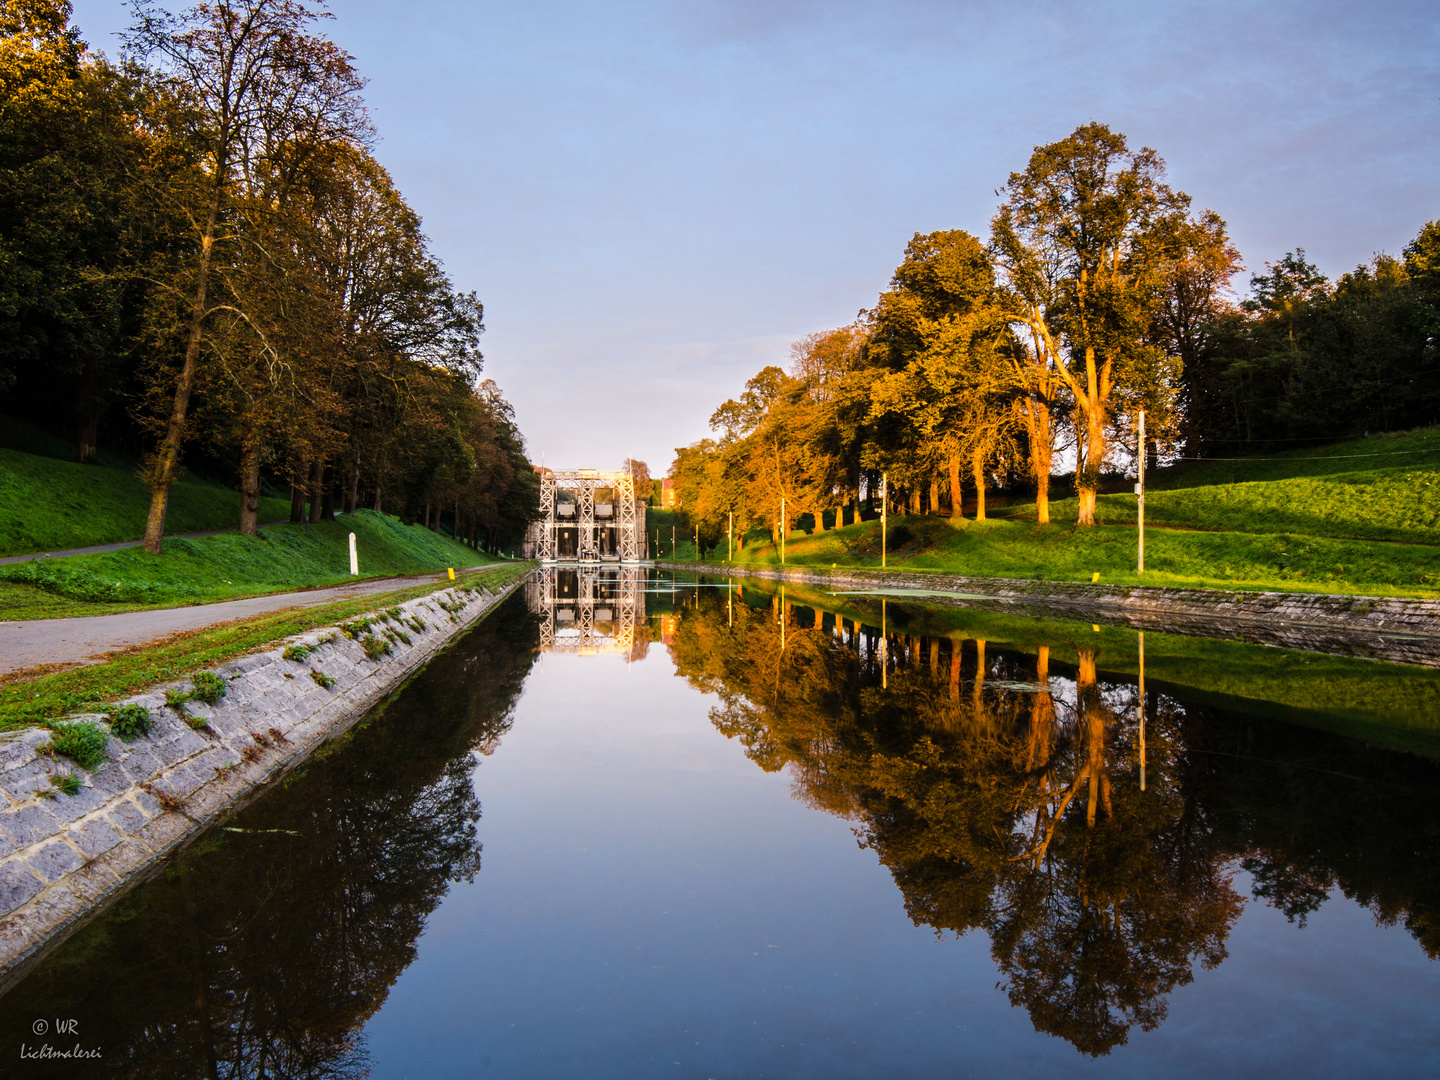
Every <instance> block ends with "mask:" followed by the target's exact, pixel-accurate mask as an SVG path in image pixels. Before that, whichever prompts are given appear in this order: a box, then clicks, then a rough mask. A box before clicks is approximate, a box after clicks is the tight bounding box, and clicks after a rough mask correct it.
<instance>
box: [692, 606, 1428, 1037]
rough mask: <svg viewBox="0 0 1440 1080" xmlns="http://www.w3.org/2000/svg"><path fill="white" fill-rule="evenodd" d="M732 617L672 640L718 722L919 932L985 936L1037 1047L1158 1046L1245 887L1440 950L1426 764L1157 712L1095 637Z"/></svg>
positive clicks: (767, 613) (826, 614)
mask: <svg viewBox="0 0 1440 1080" xmlns="http://www.w3.org/2000/svg"><path fill="white" fill-rule="evenodd" d="M742 598H743V601H744V602H742V603H732V602H730V601H729V598H727V597H724V596H721V595H719V594H716V593H713V592H706V591H702V590H697V591H696V592H694V594H693V595H692V596H690V597H689V598H688V599H687V602H686V604H685V606H684V609H683V612H682V615H681V617H680V619H679V623H678V626H677V627H676V629H675V631H674V633H673V635H671V638H672V643H671V650H672V654H673V656H674V659H675V662H676V664H677V667H678V669H679V670H680V672H681V673H682V674H684V675H685V676H686V677H688V678H689V679H690V680H691V681H692V683H694V684H695V685H696V686H698V687H700V688H702V689H704V690H706V691H707V692H709V693H712V694H714V695H715V698H716V700H717V704H716V705H715V707H714V708H713V709H712V711H711V720H712V721H713V723H714V724H715V725H716V727H717V728H719V730H720V731H722V732H723V733H724V734H725V735H727V736H729V737H731V738H733V739H736V740H738V741H739V742H740V743H741V744H742V745H743V746H744V748H745V752H746V754H747V755H749V756H750V757H751V758H752V759H753V760H754V761H755V762H756V763H757V764H758V765H760V767H761V768H764V769H766V770H771V771H774V770H779V769H782V768H783V769H786V770H788V772H789V774H790V775H791V776H792V777H793V778H794V792H795V795H796V797H797V798H799V799H800V800H802V801H803V802H805V803H806V804H808V805H810V806H813V807H816V808H820V809H824V810H826V811H829V812H831V813H835V814H839V815H843V816H845V817H847V818H850V819H851V820H853V821H854V822H855V824H856V832H857V835H858V836H859V837H860V839H861V841H862V843H863V845H864V846H866V847H868V848H870V849H872V850H873V851H874V852H875V853H876V854H877V855H878V856H879V858H880V860H881V862H882V863H883V864H884V865H885V866H886V867H887V868H888V869H889V870H890V872H891V874H892V875H893V876H894V880H895V882H896V884H897V885H898V886H899V887H900V890H901V892H902V894H903V895H904V898H905V905H906V909H907V912H908V913H909V915H910V917H911V918H912V919H913V920H914V921H915V922H916V923H917V924H922V925H927V926H931V927H934V928H935V929H936V930H937V931H941V932H944V931H950V932H953V933H955V934H964V933H967V932H968V931H970V930H975V929H978V930H983V931H984V932H985V933H986V934H988V935H989V938H990V942H991V951H992V955H993V957H994V960H995V962H996V964H997V965H998V967H999V970H1000V972H1001V976H1002V986H1003V989H1004V991H1005V992H1006V994H1007V995H1008V996H1009V999H1010V1001H1011V1002H1012V1003H1013V1004H1015V1005H1021V1006H1024V1007H1025V1008H1026V1010H1027V1011H1028V1012H1029V1015H1030V1017H1031V1020H1032V1021H1033V1023H1034V1025H1035V1027H1036V1029H1037V1030H1040V1031H1043V1032H1047V1033H1050V1034H1054V1035H1058V1036H1061V1037H1063V1038H1065V1039H1067V1040H1069V1041H1070V1042H1071V1043H1072V1044H1073V1045H1074V1046H1076V1047H1077V1048H1078V1049H1080V1050H1082V1051H1084V1052H1085V1053H1087V1054H1092V1055H1101V1054H1105V1053H1108V1052H1109V1051H1110V1050H1111V1049H1113V1048H1114V1047H1116V1046H1118V1045H1120V1044H1123V1043H1124V1042H1126V1040H1127V1038H1128V1034H1129V1032H1130V1030H1131V1029H1132V1028H1134V1027H1139V1028H1141V1029H1143V1030H1150V1029H1153V1028H1155V1027H1156V1026H1157V1025H1159V1024H1160V1023H1161V1022H1162V1021H1163V1020H1164V1019H1165V1015H1166V1008H1167V996H1168V995H1169V994H1170V993H1171V991H1173V990H1174V989H1175V988H1176V987H1179V986H1183V985H1185V984H1186V983H1189V982H1190V981H1191V980H1192V979H1193V978H1194V976H1195V971H1196V969H1197V968H1211V967H1214V966H1216V965H1218V964H1220V963H1221V962H1222V961H1223V960H1224V959H1225V957H1226V940H1227V937H1228V935H1229V933H1230V930H1231V928H1232V926H1233V925H1234V923H1235V921H1236V919H1237V918H1238V917H1239V915H1240V913H1241V911H1242V909H1243V907H1244V903H1245V901H1244V899H1243V898H1242V896H1241V895H1240V894H1239V892H1238V891H1237V889H1236V881H1235V878H1236V872H1237V869H1239V868H1242V867H1243V868H1244V869H1245V870H1247V871H1249V873H1250V875H1251V877H1252V879H1253V882H1254V894H1255V896H1256V897H1257V898H1259V899H1262V900H1265V901H1268V902H1270V903H1272V904H1274V905H1275V906H1277V907H1278V908H1280V909H1281V910H1283V911H1284V912H1285V913H1286V915H1287V916H1288V917H1289V918H1291V919H1292V920H1293V921H1298V922H1300V923H1301V924H1303V922H1304V919H1305V917H1306V915H1307V914H1309V913H1311V912H1313V911H1314V910H1316V908H1317V907H1318V906H1319V905H1321V904H1322V903H1324V902H1325V900H1326V898H1327V897H1328V896H1329V895H1330V892H1331V890H1332V889H1334V888H1336V887H1338V888H1339V889H1341V890H1342V891H1343V892H1344V893H1345V894H1346V895H1348V896H1350V897H1352V898H1354V899H1356V900H1358V901H1359V902H1361V903H1363V904H1367V905H1368V906H1369V907H1370V909H1371V910H1372V912H1373V913H1374V915H1375V917H1376V919H1377V920H1378V921H1380V922H1382V923H1387V924H1388V923H1395V922H1403V923H1404V925H1405V926H1406V927H1407V928H1408V929H1409V930H1410V932H1411V933H1412V934H1413V935H1414V936H1415V938H1416V939H1417V940H1418V941H1419V942H1420V944H1421V945H1422V946H1423V947H1424V949H1425V950H1426V952H1427V953H1428V954H1429V955H1430V956H1431V957H1432V958H1433V957H1435V956H1437V953H1440V933H1437V922H1436V917H1437V911H1440V861H1437V858H1436V856H1437V842H1436V841H1437V837H1436V835H1435V832H1434V830H1433V828H1432V827H1431V825H1430V824H1429V820H1430V815H1429V810H1428V807H1429V795H1428V791H1429V790H1430V789H1431V787H1432V785H1433V784H1434V782H1435V779H1436V778H1437V770H1436V768H1435V766H1434V765H1433V763H1431V762H1428V761H1424V760H1421V759H1418V758H1414V757H1411V756H1408V755H1404V754H1399V753H1394V752H1390V751H1384V750H1379V749H1374V748H1370V747H1366V746H1362V745H1359V744H1357V743H1355V742H1353V741H1350V740H1347V739H1341V738H1338V737H1336V736H1333V735H1330V734H1327V733H1325V732H1321V731H1316V730H1307V729H1303V728H1295V727H1291V726H1289V725H1286V724H1282V723H1275V722H1269V721H1265V720H1263V719H1258V718H1248V717H1242V716H1236V715H1234V714H1229V713H1226V712H1223V711H1221V710H1217V709H1215V708H1211V707H1207V706H1204V705H1199V704H1195V703H1194V702H1186V701H1183V700H1181V699H1180V698H1177V697H1174V696H1171V695H1170V694H1168V693H1165V692H1161V691H1157V690H1156V689H1155V687H1154V681H1153V680H1152V682H1151V687H1150V688H1149V690H1148V692H1147V694H1146V696H1145V698H1143V699H1142V698H1141V695H1140V689H1139V685H1138V682H1139V680H1136V679H1133V678H1131V677H1129V676H1116V675H1114V674H1107V673H1106V670H1105V669H1106V660H1107V658H1106V656H1105V655H1104V649H1102V648H1101V647H1098V646H1097V645H1096V644H1095V642H1094V641H1093V640H1090V639H1088V634H1087V632H1091V628H1090V627H1082V626H1075V627H1071V628H1070V630H1069V634H1068V638H1069V640H1066V637H1067V635H1063V634H1062V635H1058V636H1057V637H1056V639H1055V640H1052V641H1051V643H1050V644H1047V645H1037V646H1035V648H1034V649H1033V650H1020V649H1016V648H1013V647H998V648H997V647H996V646H995V644H994V643H991V642H987V641H986V640H985V639H982V638H975V637H971V636H969V635H967V634H966V633H964V632H960V631H956V632H952V633H950V634H938V633H928V634H911V633H906V632H904V629H905V627H907V626H908V624H909V622H910V621H911V620H912V618H913V616H912V614H911V613H909V612H906V611H903V610H898V611H897V609H896V608H895V606H894V605H886V607H884V608H882V603H883V602H876V603H875V605H874V608H875V610H874V612H873V613H871V615H872V617H874V622H875V623H876V624H881V625H872V624H870V623H869V622H868V620H867V619H865V618H858V619H857V618H856V617H855V612H854V609H851V613H850V617H848V618H847V617H846V614H845V613H844V612H843V611H839V612H837V611H830V610H826V609H825V608H824V607H822V606H820V604H819V603H818V602H815V601H814V600H813V598H812V601H811V603H810V604H807V605H796V604H794V603H793V602H792V601H791V600H789V599H787V597H786V595H785V593H784V590H783V589H782V590H779V591H777V592H773V593H772V592H769V591H767V590H765V589H763V588H756V587H754V586H753V585H752V584H751V583H749V582H747V583H746V585H745V588H744V590H743V593H742ZM837 606H838V605H837ZM886 608H888V610H886ZM897 623H899V624H900V627H901V629H900V630H899V631H898V632H897V630H896V625H897ZM882 626H883V630H882ZM1112 640H1113V639H1112ZM1130 641H1131V642H1132V645H1131V649H1132V650H1133V649H1134V645H1135V644H1138V642H1136V641H1135V638H1134V635H1130ZM1136 659H1137V657H1136V656H1135V654H1134V652H1133V651H1132V652H1131V653H1130V655H1128V656H1127V657H1125V666H1126V667H1128V666H1129V665H1130V664H1131V663H1133V662H1134V661H1135V660H1136ZM1142 716H1143V717H1144V718H1145V725H1144V729H1143V747H1142V728H1141V724H1140V720H1141V717H1142ZM1142 775H1143V777H1144V779H1143V781H1142Z"/></svg>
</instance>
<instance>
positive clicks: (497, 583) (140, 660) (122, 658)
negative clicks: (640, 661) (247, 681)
mask: <svg viewBox="0 0 1440 1080" xmlns="http://www.w3.org/2000/svg"><path fill="white" fill-rule="evenodd" d="M530 568H531V564H529V563H506V564H504V565H502V566H493V567H486V568H483V569H481V570H478V571H475V572H473V573H468V574H465V575H463V576H462V577H461V578H460V579H459V581H458V584H459V585H460V586H461V587H474V586H481V585H483V586H484V587H485V588H487V589H489V590H490V591H492V592H494V591H496V590H498V589H502V588H504V587H506V586H508V585H509V584H510V583H511V582H513V581H514V580H515V579H516V578H518V577H522V576H523V575H525V574H526V573H528V572H529V571H530ZM451 585H452V582H450V581H449V580H448V579H444V578H442V579H439V580H434V579H432V580H430V581H425V582H421V583H418V584H416V585H414V586H411V587H409V588H404V589H400V590H397V591H395V592H389V593H380V594H373V595H370V596H361V597H356V598H355V599H353V600H338V601H336V602H334V603H332V604H323V605H320V606H317V607H311V608H291V609H289V610H287V611H277V612H272V613H270V614H268V615H261V616H257V617H252V618H246V619H240V620H236V621H234V622H229V623H223V624H221V625H219V626H212V627H208V628H207V629H204V630H194V631H187V632H184V633H180V634H175V635H173V636H172V637H169V638H167V639H165V640H163V641H158V642H152V643H149V644H146V645H137V646H135V647H134V648H131V649H125V650H122V651H120V652H117V653H114V654H112V655H111V656H110V658H109V659H108V660H107V661H106V662H105V663H103V664H92V665H88V666H85V667H75V668H69V669H67V670H65V671H59V672H54V673H51V674H47V675H41V676H39V677H38V678H26V679H23V680H15V681H12V682H9V683H6V684H4V685H0V731H14V730H19V729H23V728H27V727H34V726H37V725H42V726H43V725H47V724H50V723H52V722H54V721H56V720H59V719H61V718H62V717H65V716H69V715H73V714H75V713H80V712H105V711H107V709H109V707H110V704H111V703H112V702H115V701H118V700H120V699H123V698H126V697H130V696H133V695H135V694H138V693H141V692H142V691H145V690H148V689H150V688H151V687H153V686H157V685H159V684H160V683H165V682H171V681H173V680H176V679H181V678H185V677H188V676H190V675H192V674H193V673H195V672H197V671H201V670H204V669H205V668H208V667H211V666H213V665H215V664H217V663H219V662H221V661H222V660H229V659H231V658H233V657H236V656H243V655H245V654H247V653H251V652H256V651H258V650H261V649H265V648H267V647H269V646H270V645H271V644H272V643H274V642H276V641H279V640H281V639H282V638H287V637H290V636H291V635H293V634H300V633H304V632H305V631H306V630H313V629H315V628H316V627H320V626H330V625H333V624H335V623H337V622H340V621H342V620H345V619H349V618H353V617H354V616H356V615H361V614H364V613H365V612H369V611H377V610H380V609H383V608H387V607H390V606H392V605H394V604H398V603H400V602H402V601H404V600H410V599H412V598H414V597H417V596H424V595H426V594H427V593H431V592H435V591H436V590H439V589H445V588H449V587H451Z"/></svg>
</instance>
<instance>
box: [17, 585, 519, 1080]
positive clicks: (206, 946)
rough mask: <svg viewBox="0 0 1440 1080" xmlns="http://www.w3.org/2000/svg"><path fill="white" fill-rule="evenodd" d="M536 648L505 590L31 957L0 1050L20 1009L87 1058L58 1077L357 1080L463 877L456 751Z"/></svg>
mask: <svg viewBox="0 0 1440 1080" xmlns="http://www.w3.org/2000/svg"><path fill="white" fill-rule="evenodd" d="M535 641H536V633H535V624H534V620H533V619H531V618H529V617H528V616H527V615H526V614H525V612H524V608H523V604H522V603H521V602H520V601H518V600H517V599H515V598H512V599H511V600H510V601H508V602H507V607H506V608H505V609H504V610H503V611H502V612H497V614H496V615H495V616H492V617H491V618H489V619H487V620H486V621H485V622H484V623H482V624H481V625H480V626H479V627H478V628H476V629H475V630H473V631H471V632H470V633H469V634H468V635H467V636H466V637H464V638H463V639H462V640H461V641H460V642H459V643H458V644H457V645H456V647H455V648H454V649H452V650H451V651H450V652H448V653H447V654H445V655H444V656H442V657H439V658H437V659H436V660H435V661H433V662H432V663H431V665H430V666H429V667H428V668H427V669H426V671H425V672H424V673H423V674H422V675H421V676H419V677H418V678H417V679H416V680H415V681H414V682H413V683H412V684H410V686H409V687H408V688H407V690H406V692H405V694H404V695H402V696H400V697H399V698H397V699H395V701H394V702H393V703H392V704H391V705H390V706H389V707H388V708H386V709H383V710H382V711H381V713H380V715H379V716H378V718H376V717H372V719H371V721H370V722H367V723H366V725H365V726H364V727H362V728H359V729H357V730H356V731H354V732H353V733H352V735H351V736H350V739H349V742H348V745H346V746H345V748H344V751H343V752H339V753H335V752H330V753H327V752H326V751H324V750H322V751H321V752H320V754H319V755H317V757H316V758H313V759H312V760H311V761H310V762H309V763H308V764H307V765H306V766H305V767H304V770H303V779H302V780H299V781H298V782H291V783H288V784H287V785H286V786H285V787H284V788H283V790H279V791H275V792H271V793H270V794H268V795H266V796H265V797H263V798H261V799H260V800H258V801H257V802H256V803H255V804H254V805H253V806H252V807H251V808H249V809H248V810H246V811H245V812H243V813H241V814H240V815H239V816H238V817H237V818H236V819H235V820H234V821H232V822H231V823H230V824H229V828H228V829H225V830H219V831H212V833H210V834H208V835H207V837H206V838H205V839H204V840H202V841H201V842H200V843H199V844H197V845H196V846H195V847H194V848H192V849H190V850H189V851H187V852H186V853H185V854H183V855H182V856H181V857H180V858H179V859H177V860H176V861H175V862H174V863H173V864H172V865H171V866H170V867H169V869H168V870H167V871H166V872H165V873H164V874H163V875H162V876H160V877H159V878H157V879H156V880H154V881H152V882H151V883H149V884H148V885H145V886H143V887H142V888H140V889H139V890H137V891H136V892H134V893H132V894H131V895H130V896H129V897H128V898H127V899H126V900H124V901H122V904H121V906H120V907H119V908H118V909H117V910H116V911H115V912H114V913H113V914H112V915H110V916H109V917H107V918H105V919H104V920H103V921H100V922H97V923H95V924H93V925H91V926H90V927H88V928H86V929H85V930H83V931H82V932H81V933H80V934H79V935H77V936H76V938H75V939H73V940H72V941H70V942H69V943H67V944H66V945H65V946H64V947H63V948H62V949H61V950H60V951H59V952H57V953H56V954H55V955H53V956H51V957H50V958H48V959H47V960H45V961H44V962H43V963H42V964H41V966H40V967H38V968H37V969H36V970H35V971H34V972H33V973H32V974H31V975H30V976H29V977H28V978H27V979H26V980H25V981H24V982H23V983H21V984H20V985H19V986H18V987H16V989H15V990H14V991H12V992H11V993H10V994H8V995H7V996H6V997H5V999H4V1011H5V1014H6V1016H7V1020H6V1022H5V1025H4V1026H5V1028H6V1029H7V1034H8V1035H9V1036H11V1037H10V1038H9V1039H8V1040H7V1043H6V1045H8V1046H12V1047H18V1046H19V1044H20V1043H21V1041H22V1039H23V1041H25V1042H27V1043H29V1044H30V1045H31V1046H32V1047H33V1046H34V1044H35V1043H36V1042H37V1041H38V1040H36V1039H35V1038H34V1037H33V1036H31V1035H29V1032H28V1025H29V1023H30V1022H31V1019H32V1018H33V1017H37V1016H45V1017H55V1016H61V1017H63V1016H76V1017H84V1018H85V1020H84V1021H83V1022H82V1026H81V1031H80V1033H81V1035H82V1036H83V1039H82V1043H83V1045H86V1046H96V1045H99V1046H101V1047H102V1048H103V1052H104V1056H103V1058H102V1059H101V1060H100V1061H98V1062H94V1061H87V1062H85V1063H83V1065H77V1066H73V1067H72V1068H73V1071H74V1074H75V1075H84V1076H86V1077H96V1076H116V1077H121V1076H123V1077H145V1078H161V1077H165V1078H168V1077H174V1078H186V1080H189V1078H192V1077H272V1078H291V1077H294V1078H300V1077H304V1078H314V1080H321V1078H340V1077H358V1076H363V1075H367V1074H368V1071H369V1069H368V1062H367V1058H366V1053H365V1049H364V1046H363V1044H362V1042H361V1041H360V1040H359V1039H358V1038H357V1034H356V1033H357V1032H358V1031H359V1029H360V1027H361V1025H362V1024H363V1023H364V1022H365V1021H366V1020H367V1019H368V1018H369V1017H370V1016H371V1015H372V1014H373V1013H374V1012H375V1011H376V1010H377V1009H379V1007H380V1006H381V1005H382V1004H383V1003H384V1001H385V997H386V995H387V993H388V992H389V988H390V986H391V985H392V984H393V983H394V981H395V979H396V978H397V977H398V976H399V974H400V973H401V971H403V970H404V969H405V967H406V966H407V965H409V963H410V962H411V960H412V959H413V958H414V956H415V942H416V939H417V938H418V937H419V935H420V932H421V931H422V929H423V928H424V924H425V919H426V917H427V916H428V915H429V914H430V912H431V911H433V910H434V909H435V907H436V905H437V904H438V903H439V902H440V899H441V898H442V897H443V896H444V895H445V893H446V891H447V890H448V888H449V885H450V883H451V882H455V881H468V880H469V879H471V878H472V877H473V876H474V874H475V873H476V871H478V870H479V869H480V845H479V843H478V841H477V839H476V822H477V821H478V820H479V818H480V804H479V801H478V800H477V799H476V797H475V792H474V789H473V787H472V785H471V782H470V772H471V770H472V768H473V767H474V757H473V756H472V755H473V754H474V753H475V752H480V753H488V752H489V751H490V750H492V749H493V748H494V746H495V744H496V741H497V740H498V739H499V737H500V736H501V735H502V734H503V733H504V732H505V731H506V730H508V729H509V726H510V723H511V708H512V706H513V703H514V701H515V699H516V697H517V695H518V691H519V688H520V685H521V683H522V681H523V679H524V677H525V674H526V673H527V672H528V670H529V667H530V663H531V660H532V659H533V656H534V649H535ZM332 745H334V744H332ZM52 1041H53V1040H52ZM70 1071H71V1070H70V1069H67V1068H66V1067H65V1066H64V1064H63V1063H61V1064H52V1065H51V1066H50V1067H49V1071H47V1068H46V1067H45V1066H44V1065H43V1064H42V1063H38V1062H37V1063H34V1068H33V1070H32V1071H30V1072H27V1074H26V1075H35V1076H47V1075H69V1074H70Z"/></svg>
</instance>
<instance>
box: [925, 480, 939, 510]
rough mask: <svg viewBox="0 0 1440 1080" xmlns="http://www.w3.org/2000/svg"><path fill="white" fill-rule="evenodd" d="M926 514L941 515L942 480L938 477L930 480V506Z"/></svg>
mask: <svg viewBox="0 0 1440 1080" xmlns="http://www.w3.org/2000/svg"><path fill="white" fill-rule="evenodd" d="M925 512H926V513H927V514H938V513H940V478H939V477H938V476H932V477H931V478H930V506H929V507H928V508H927V509H926V511H925Z"/></svg>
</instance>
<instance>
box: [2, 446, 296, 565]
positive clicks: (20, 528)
mask: <svg viewBox="0 0 1440 1080" xmlns="http://www.w3.org/2000/svg"><path fill="white" fill-rule="evenodd" d="M239 503H240V496H239V495H238V494H237V493H236V492H234V491H227V490H226V489H225V488H221V487H215V486H213V485H210V484H203V483H187V482H182V483H179V484H176V485H175V486H174V487H172V488H171V489H170V508H169V514H168V515H167V517H166V522H165V524H166V528H167V529H168V530H169V531H170V532H172V533H186V532H205V531H208V530H211V529H233V528H234V527H235V522H236V519H237V517H238V516H239V513H240V505H239ZM149 505H150V492H149V489H148V488H147V487H146V486H145V485H144V484H143V483H141V482H140V481H139V480H138V479H137V478H136V477H135V476H134V475H133V474H132V473H130V472H129V471H126V470H124V469H113V468H104V467H101V466H97V465H80V464H77V463H76V462H73V461H60V460H58V459H56V458H53V457H38V456H36V455H34V454H24V453H20V452H19V451H16V450H0V556H4V555H24V554H28V553H30V552H33V551H58V550H63V549H65V548H76V547H92V546H94V545H96V544H109V543H115V542H117V541H121V540H135V539H138V538H139V537H140V536H141V535H142V534H143V533H144V532H145V515H146V513H147V512H148V509H149ZM289 514H290V504H289V503H288V502H286V501H285V500H282V499H271V498H266V499H262V500H261V502H260V520H261V521H278V520H280V519H282V518H285V517H288V516H289Z"/></svg>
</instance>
